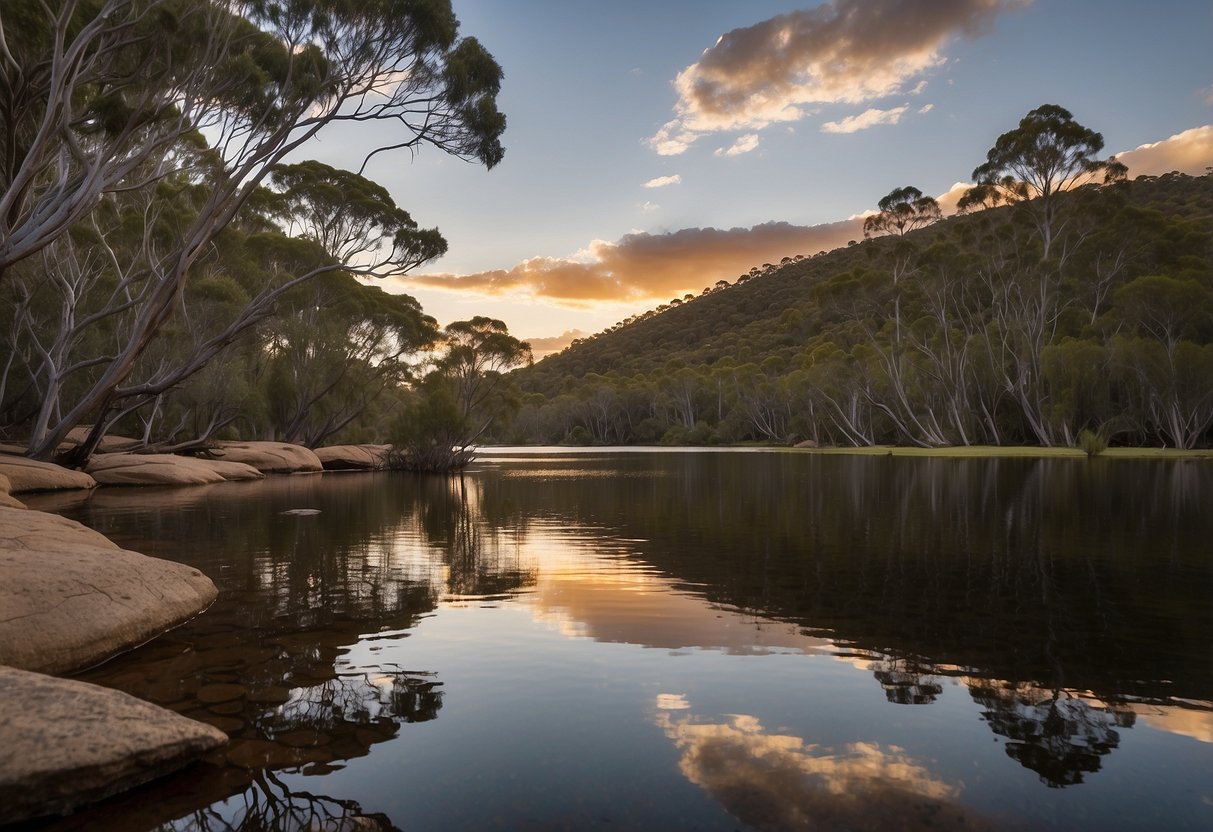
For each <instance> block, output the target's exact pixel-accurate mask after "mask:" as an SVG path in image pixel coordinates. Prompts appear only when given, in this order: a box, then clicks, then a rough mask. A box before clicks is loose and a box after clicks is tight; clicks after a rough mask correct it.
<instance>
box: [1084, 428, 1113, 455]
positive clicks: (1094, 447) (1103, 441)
mask: <svg viewBox="0 0 1213 832" xmlns="http://www.w3.org/2000/svg"><path fill="white" fill-rule="evenodd" d="M1077 442H1078V447H1079V448H1080V449H1081V450H1083V451H1085V452H1086V454H1087V456H1089V457H1091V456H1099V455H1100V454H1101V453H1103V452H1104V451H1106V450H1107V449H1108V438H1107V437H1106V436H1104V435H1103V431H1093V430H1089V429H1087V428H1083V429H1082V430H1080V431H1079V432H1078V439H1077Z"/></svg>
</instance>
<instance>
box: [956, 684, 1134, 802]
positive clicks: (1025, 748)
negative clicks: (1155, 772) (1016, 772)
mask: <svg viewBox="0 0 1213 832" xmlns="http://www.w3.org/2000/svg"><path fill="white" fill-rule="evenodd" d="M969 692H970V694H971V695H972V697H973V700H974V701H975V702H977V703H978V704H979V705H981V706H982V707H983V708H984V709H985V710H983V711H982V717H983V718H984V719H985V720H986V722H988V723H989V725H990V729H991V730H992V731H994V733H996V734H998V735H1000V736H1003V737H1006V738H1007V739H1008V740H1010V742H1008V743H1007V744H1006V750H1007V756H1008V757H1010V758H1011V759H1013V760H1016V761H1018V762H1019V764H1020V765H1022V766H1023V767H1024V768H1028V769H1031V770H1032V771H1034V772H1036V773H1037V774H1038V775H1039V776H1040V780H1041V782H1042V783H1044V784H1046V785H1047V786H1049V787H1050V788H1062V787H1063V786H1073V785H1076V784H1078V783H1081V782H1083V775H1084V774H1093V773H1094V772H1097V771H1099V768H1100V758H1101V757H1103V756H1105V755H1107V754H1109V753H1111V752H1112V750H1113V749H1115V748H1116V747H1117V746H1118V745H1119V744H1120V734H1118V733H1117V731H1116V728H1130V727H1132V726H1133V723H1134V721H1135V719H1136V716H1135V714H1134V713H1133V711H1132V710H1130V709H1129V708H1128V707H1127V706H1123V705H1122V706H1117V705H1115V704H1110V703H1104V702H1100V701H1098V700H1094V699H1092V698H1090V696H1089V695H1088V696H1086V697H1083V696H1081V695H1079V694H1078V693H1077V692H1073V691H1067V690H1053V691H1048V690H1045V689H1043V688H1041V687H1038V686H1035V685H1031V684H1023V683H1021V684H1012V683H1009V682H1001V683H1000V682H997V681H995V680H991V679H972V680H970V681H969Z"/></svg>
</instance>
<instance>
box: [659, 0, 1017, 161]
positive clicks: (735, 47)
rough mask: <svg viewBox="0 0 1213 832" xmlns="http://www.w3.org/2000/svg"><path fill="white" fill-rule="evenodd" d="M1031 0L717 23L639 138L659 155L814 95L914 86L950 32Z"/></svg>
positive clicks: (863, 7)
mask: <svg viewBox="0 0 1213 832" xmlns="http://www.w3.org/2000/svg"><path fill="white" fill-rule="evenodd" d="M1030 2H1031V0H832V2H827V3H824V4H823V5H820V6H817V7H816V8H813V9H805V10H800V11H794V12H789V13H788V14H782V15H779V16H777V17H773V18H771V19H769V20H764V21H762V22H761V23H757V24H755V25H753V26H748V27H745V28H740V29H733V30H732V31H730V32H726V33H725V34H724V35H722V36H721V37H720V39H719V40H717V41H716V44H715V45H714V46H712V47H710V48H709V49H707V50H706V51H705V52H704V53H703V57H702V58H700V60H698V61H697V62H695V63H693V64H691V65H690V66H688V67H687V68H686V69H684V70H683V71H682V72H680V73H679V74H678V77H677V78H676V79H675V81H674V87H675V89H676V90H677V91H678V103H677V104H676V105H675V108H674V110H675V114H676V117H675V118H674V119H673V120H672V121H670V122H668V123H667V124H665V125H664V126H663V127H662V128H661V130H659V131H658V132H657V134H656V135H654V136H653V137H652V138H650V139H649V144H650V146H651V147H652V148H653V149H654V150H656V151H657V152H658V153H660V154H662V155H666V156H672V155H677V154H679V153H683V152H685V151H686V150H687V148H688V147H690V145H691V144H692V143H693V142H694V141H695V140H696V139H697V138H698V137H699V136H701V135H703V134H705V133H713V132H718V131H726V130H748V131H753V130H758V129H761V128H763V127H766V126H767V125H769V124H772V123H777V122H789V121H799V120H800V119H802V118H804V117H805V116H807V115H809V110H808V108H809V107H811V106H812V105H818V104H863V103H866V102H871V101H876V100H878V99H881V98H885V97H888V96H890V95H906V94H916V93H918V92H921V90H922V89H923V78H922V76H923V75H925V74H926V73H928V72H929V71H930V70H932V69H935V68H937V67H939V66H940V65H941V64H943V63H944V62H945V60H946V59H945V58H944V56H943V55H942V49H943V47H944V45H945V44H946V43H947V42H948V41H949V40H950V39H951V38H953V37H954V36H956V35H957V34H960V35H964V36H970V37H972V36H976V35H978V34H980V33H981V32H982V30H983V29H984V28H985V27H986V26H987V25H988V24H989V23H990V21H992V20H993V19H994V18H995V17H996V16H997V15H998V14H1000V13H1001V12H1003V11H1005V10H1007V9H1010V8H1018V7H1022V6H1025V5H1027V4H1028V3H1030Z"/></svg>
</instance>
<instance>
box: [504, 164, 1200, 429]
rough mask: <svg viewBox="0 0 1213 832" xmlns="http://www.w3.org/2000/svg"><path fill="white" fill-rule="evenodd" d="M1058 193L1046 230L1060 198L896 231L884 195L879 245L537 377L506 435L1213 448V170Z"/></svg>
mask: <svg viewBox="0 0 1213 832" xmlns="http://www.w3.org/2000/svg"><path fill="white" fill-rule="evenodd" d="M908 190H910V191H913V189H908ZM897 193H898V192H895V193H894V194H891V195H890V197H893V196H895V195H896V194H897ZM915 193H917V192H915ZM975 196H976V197H979V198H980V197H983V196H988V194H981V193H977V194H975ZM1052 199H1053V203H1052V205H1051V206H1050V210H1051V214H1050V216H1049V217H1048V218H1047V219H1048V226H1047V228H1044V229H1042V225H1041V214H1040V202H1041V200H1040V199H1031V200H1023V201H1020V202H1017V203H1016V204H1012V205H1002V206H1001V207H990V206H989V202H987V203H986V204H985V205H982V204H975V203H971V204H970V205H969V206H967V207H968V208H969V209H970V210H968V211H967V212H966V213H964V214H963V215H961V216H956V217H952V218H949V219H944V220H940V221H938V222H933V221H932V222H924V223H922V225H923V227H920V228H916V229H911V228H908V227H902V228H897V227H896V223H895V222H894V223H890V222H888V221H889V220H893V221H895V220H896V219H897V217H898V216H899V215H900V216H907V215H908V214H907V212H909V215H912V214H913V211H912V209H911V201H910V200H909V199H901V200H893V201H892V202H891V203H890V204H889V205H884V204H883V203H884V202H885V201H882V211H881V213H880V214H877V215H876V219H875V220H869V223H868V227H869V230H870V231H871V232H872V234H871V238H870V239H865V240H862V241H856V243H855V244H853V245H850V246H848V247H846V248H843V249H838V250H835V251H833V252H828V253H824V252H823V253H819V254H816V255H813V256H797V254H796V253H791V252H790V253H789V256H788V257H786V258H784V261H783V262H782V263H781V264H779V265H778V266H772V267H768V268H766V269H764V270H758V269H755V270H753V271H752V272H751V273H750V274H747V275H742V276H741V277H740V278H739V279H738V280H737V281H736V282H735V283H732V284H729V283H728V282H725V281H721V282H720V283H717V284H715V285H714V286H710V287H707V288H705V289H704V291H703V293H702V294H701V295H699V296H691V295H688V296H685V297H684V298H679V299H675V300H671V301H670V302H669V303H668V304H663V305H662V306H661V307H659V308H658V309H657V310H654V311H652V312H649V313H646V314H644V315H641V316H638V317H636V318H633V319H629V320H628V321H625V322H621V324H619V325H617V326H615V327H612V328H611V329H610V330H608V331H606V332H603V333H600V334H598V335H596V336H594V337H592V338H588V339H585V340H584V341H582V342H579V343H575V344H574V345H572V346H570V347H569V348H567V349H566V350H564V351H563V352H561V353H559V354H557V355H553V356H550V357H548V358H546V359H544V360H543V361H540V362H539V363H537V364H536V365H535V366H533V367H531V368H528V369H524V370H521V371H518V372H517V373H516V378H517V381H518V383H519V384H520V386H521V389H522V391H523V399H522V407H521V408H520V410H519V412H518V415H517V418H516V419H515V420H514V422H513V424H512V425H511V426H509V427H508V429H506V430H503V431H502V432H500V434H499V436H498V438H499V439H501V440H503V441H512V442H583V443H606V444H613V443H653V442H664V443H671V444H683V443H716V442H741V441H769V442H795V441H800V440H805V439H810V440H814V441H816V442H818V443H820V444H822V445H866V444H874V443H899V444H916V445H924V446H941V445H968V444H1030V445H1046V446H1047V445H1072V444H1074V443H1075V442H1076V440H1077V437H1078V435H1079V433H1080V432H1081V431H1083V430H1087V431H1090V432H1091V433H1092V434H1095V435H1098V436H1099V437H1100V438H1103V439H1110V441H1111V442H1113V443H1118V444H1152V445H1160V444H1165V445H1168V446H1173V447H1181V448H1189V447H1194V446H1197V445H1203V444H1208V442H1209V440H1210V435H1209V432H1210V425H1211V423H1213V174H1206V175H1205V176H1201V177H1190V176H1184V175H1180V174H1168V175H1166V176H1161V177H1139V178H1138V179H1136V180H1134V181H1132V182H1125V181H1120V182H1114V183H1113V184H1109V185H1104V186H1099V185H1096V184H1091V185H1086V186H1084V187H1080V188H1076V189H1073V190H1070V191H1066V192H1058V193H1055V194H1053V195H1052ZM899 212H900V213H899ZM882 218H883V219H884V220H886V221H885V222H883V223H882V222H881V219H882ZM924 218H925V219H927V220H933V219H934V217H929V216H926V215H925V214H924ZM899 231H904V232H905V233H898V232H899ZM1045 232H1047V233H1045Z"/></svg>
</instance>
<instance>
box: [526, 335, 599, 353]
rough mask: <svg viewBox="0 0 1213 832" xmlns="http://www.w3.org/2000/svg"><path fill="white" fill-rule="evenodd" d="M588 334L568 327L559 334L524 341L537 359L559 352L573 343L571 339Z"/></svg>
mask: <svg viewBox="0 0 1213 832" xmlns="http://www.w3.org/2000/svg"><path fill="white" fill-rule="evenodd" d="M589 334H590V333H588V332H582V331H581V330H580V329H569V330H565V331H564V332H562V333H560V334H559V335H552V336H550V337H546V338H527V339H526V342H527V343H528V344H530V345H531V354H532V355H533V356H534V357H535V360H536V361H538V360H539V359H541V358H543V357H545V356H548V355H551V354H552V353H554V352H560V351H561V350H562V349H564V348H565V347H567V346H568V345H569V344H571V343H573V341H575V340H577V339H578V338H584V337H586V336H587V335H589Z"/></svg>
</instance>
